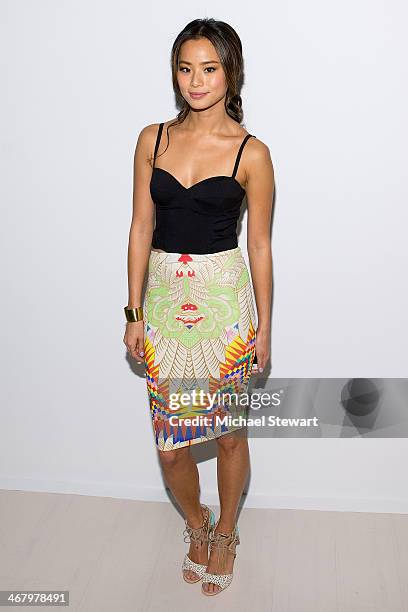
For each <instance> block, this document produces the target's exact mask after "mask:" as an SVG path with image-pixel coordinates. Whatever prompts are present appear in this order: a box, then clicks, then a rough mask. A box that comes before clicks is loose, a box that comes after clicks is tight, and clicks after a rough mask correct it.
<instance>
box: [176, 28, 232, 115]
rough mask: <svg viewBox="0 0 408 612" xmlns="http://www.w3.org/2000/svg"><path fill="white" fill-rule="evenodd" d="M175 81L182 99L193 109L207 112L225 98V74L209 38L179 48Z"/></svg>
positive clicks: (188, 41) (184, 44) (187, 42)
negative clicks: (206, 109)
mask: <svg viewBox="0 0 408 612" xmlns="http://www.w3.org/2000/svg"><path fill="white" fill-rule="evenodd" d="M177 81H178V85H179V87H180V91H181V94H182V96H183V98H184V99H185V100H186V102H187V103H188V104H189V105H190V106H191V107H192V108H193V109H197V110H202V109H205V108H208V107H209V106H212V105H213V104H216V103H217V102H219V101H220V100H222V99H223V98H224V97H225V94H226V92H227V83H226V78H225V72H224V70H223V68H222V65H221V62H220V58H219V57H218V54H217V52H216V50H215V47H214V45H213V44H212V43H211V42H210V41H209V40H208V38H200V39H199V40H187V41H186V42H184V43H183V44H182V46H181V49H180V55H179V62H178V69H177ZM194 94H203V95H201V96H199V95H194Z"/></svg>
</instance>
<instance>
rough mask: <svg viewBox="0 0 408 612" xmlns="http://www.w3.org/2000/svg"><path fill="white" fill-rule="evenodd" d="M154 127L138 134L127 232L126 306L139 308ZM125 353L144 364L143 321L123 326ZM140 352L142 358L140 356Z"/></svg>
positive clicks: (148, 236) (149, 231)
mask: <svg viewBox="0 0 408 612" xmlns="http://www.w3.org/2000/svg"><path fill="white" fill-rule="evenodd" d="M157 129H158V125H157V124H151V125H148V126H146V127H145V128H143V130H142V131H141V132H140V134H139V137H138V140H137V144H136V149H135V154H134V163H133V213H132V221H131V225H130V231H129V245H128V257H127V271H128V291H129V298H128V304H127V305H128V307H129V308H137V307H138V306H142V289H143V283H144V278H145V275H146V270H147V266H148V262H149V256H150V249H151V243H152V235H153V230H154V212H155V211H154V203H153V201H152V198H151V195H150V178H151V175H152V167H151V165H150V163H149V158H151V156H152V153H153V148H154V142H155V138H156V133H157ZM123 341H124V343H125V344H126V346H127V348H128V350H129V353H130V354H131V355H132V357H134V358H135V359H136V360H137V361H138V362H139V363H143V362H144V357H143V354H144V353H143V351H144V322H143V321H137V322H134V323H129V322H128V323H126V331H125V336H124V338H123ZM140 353H142V355H141V354H140Z"/></svg>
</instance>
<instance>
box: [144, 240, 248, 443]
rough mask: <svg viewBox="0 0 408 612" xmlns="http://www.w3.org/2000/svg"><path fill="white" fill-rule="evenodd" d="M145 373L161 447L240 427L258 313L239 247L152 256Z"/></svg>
mask: <svg viewBox="0 0 408 612" xmlns="http://www.w3.org/2000/svg"><path fill="white" fill-rule="evenodd" d="M143 310H144V334H145V342H144V351H145V371H146V383H147V391H148V399H149V403H150V413H151V417H152V422H153V430H154V435H155V441H156V445H157V448H158V449H160V450H163V451H167V450H173V449H177V448H182V447H184V446H190V445H193V444H198V443H200V442H206V441H208V440H211V439H214V438H218V437H219V436H222V435H224V434H227V433H230V432H232V431H236V430H238V429H241V428H242V427H243V422H244V421H245V419H244V421H243V420H242V417H245V414H246V412H247V410H248V394H247V386H248V383H249V379H250V376H251V372H252V365H253V361H254V357H255V340H256V328H255V309H254V301H253V297H252V291H251V281H250V275H249V271H248V268H247V265H246V262H245V259H244V257H243V255H242V252H241V249H240V247H236V248H234V249H229V250H226V251H219V252H218V253H211V254H208V255H202V254H186V253H184V254H183V253H167V252H166V253H164V252H163V253H162V252H159V251H153V250H151V251H150V257H149V265H148V279H147V287H146V293H145V298H144V302H143Z"/></svg>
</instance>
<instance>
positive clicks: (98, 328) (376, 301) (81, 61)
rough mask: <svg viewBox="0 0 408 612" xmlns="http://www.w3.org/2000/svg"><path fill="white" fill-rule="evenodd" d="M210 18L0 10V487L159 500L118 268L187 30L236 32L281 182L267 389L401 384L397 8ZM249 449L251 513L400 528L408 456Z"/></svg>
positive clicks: (373, 443) (355, 443)
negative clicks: (150, 137) (375, 521)
mask: <svg viewBox="0 0 408 612" xmlns="http://www.w3.org/2000/svg"><path fill="white" fill-rule="evenodd" d="M219 7H220V4H219V3H218V2H205V3H202V2H197V1H195V0H189V1H188V2H187V1H184V0H180V1H179V2H178V3H177V9H176V7H175V5H174V4H172V3H167V2H161V3H160V2H155V3H151V4H150V5H146V6H143V5H141V4H140V3H135V2H130V1H129V0H120V1H115V2H113V1H110V2H106V1H105V2H95V1H90V0H81V2H79V1H78V0H69V1H68V0H58V1H57V2H56V1H54V0H47V1H44V0H37V2H31V1H29V0H25V1H24V0H19V1H18V2H15V1H11V0H10V1H6V0H1V2H0V11H1V20H0V21H1V35H0V39H1V43H0V44H1V56H2V58H3V61H2V63H1V79H2V84H3V95H2V96H1V99H0V104H1V123H2V136H1V144H2V146H1V164H2V169H3V176H2V181H1V184H0V189H1V202H2V211H3V214H2V223H1V228H2V262H3V274H2V286H1V288H2V299H1V304H2V317H1V327H2V346H1V348H2V351H1V353H2V368H1V375H2V404H1V410H2V414H1V430H0V436H1V439H0V453H1V454H0V487H3V488H5V489H7V488H10V489H13V488H16V489H27V490H48V491H65V492H79V493H83V494H98V495H112V496H123V497H132V498H138V499H168V497H167V495H166V493H165V490H164V488H163V481H162V477H161V471H160V467H159V464H158V459H157V454H156V450H155V446H154V440H153V432H152V427H151V421H150V416H149V411H148V401H147V392H146V385H145V379H144V378H143V376H142V375H141V372H142V369H140V366H139V367H138V366H137V365H135V364H132V363H130V361H129V360H128V358H127V356H126V350H125V346H124V344H123V342H122V338H123V333H124V317H123V306H124V304H125V303H126V301H127V281H126V251H127V240H128V231H129V224H130V219H131V195H132V164H133V153H134V147H135V143H136V139H137V136H138V133H139V132H140V130H141V129H142V128H143V127H144V126H145V125H147V124H149V123H154V122H159V121H166V120H168V119H170V118H171V117H174V116H175V113H176V109H175V106H174V96H173V93H172V87H171V75H170V64H169V58H170V49H171V45H172V42H173V40H174V38H175V36H176V35H177V33H178V32H179V31H180V30H181V29H182V28H183V27H184V25H185V24H186V23H188V22H189V21H190V20H192V19H195V18H197V17H206V16H210V17H211V16H212V17H214V18H216V19H220V20H225V21H228V22H229V23H231V25H232V26H233V27H235V28H236V30H237V31H238V33H239V35H240V37H241V39H242V42H243V47H244V55H245V73H246V78H245V84H244V88H243V91H242V97H243V102H244V111H245V124H246V127H247V129H248V130H249V131H250V132H251V133H252V134H255V135H256V136H257V137H258V138H259V139H261V140H262V141H263V142H265V143H266V144H267V145H268V146H269V148H270V151H271V156H272V160H273V163H274V168H275V179H276V200H275V215H274V225H273V234H272V249H273V263H274V286H275V295H274V307H273V322H272V364H273V368H272V372H271V375H272V376H274V377H343V376H344V377H349V376H352V377H365V376H367V377H404V376H406V374H407V371H406V356H405V349H406V346H407V340H408V326H407V314H406V313H407V312H408V303H407V302H408V299H407V287H406V274H407V272H406V271H407V241H406V228H407V216H408V215H407V191H408V189H407V181H406V142H407V136H408V134H407V119H406V108H407V85H406V82H407V81H406V78H403V77H406V70H405V58H406V56H407V48H406V37H405V36H404V34H405V23H406V20H407V16H408V15H407V12H408V11H407V8H406V5H405V3H403V2H402V1H396V0H395V1H393V2H388V3H385V2H380V1H374V2H373V1H371V2H369V1H368V0H366V1H362V0H360V1H356V0H353V1H351V0H346V1H345V2H342V3H340V2H337V3H335V2H325V1H323V0H312V1H311V2H308V3H304V2H301V1H300V0H294V1H292V2H275V3H273V4H272V5H266V4H265V3H261V2H251V3H249V4H248V3H244V2H243V1H241V2H237V1H234V2H232V1H231V0H225V2H224V3H223V5H222V11H221V10H219ZM245 225H246V213H245V214H244V216H243V220H242V228H241V230H242V231H241V233H240V236H239V243H240V246H241V247H242V248H243V250H244V253H245V245H246V236H245ZM138 372H139V374H138ZM250 444H251V458H252V459H251V462H252V471H251V482H250V486H249V491H248V499H247V504H248V505H252V506H276V507H280V506H283V507H293V508H295V507H304V508H312V507H315V508H321V509H324V508H333V509H355V510H359V509H363V510H384V511H407V510H408V491H407V487H406V481H405V478H404V472H403V465H406V464H407V460H408V449H407V444H406V441H405V440H404V439H397V440H384V439H381V440H380V439H378V440H376V439H371V440H355V439H354V440H344V439H343V440H334V439H325V440H296V439H284V440H275V439H272V440H256V439H255V440H251V441H250ZM203 446H204V445H203ZM207 446H208V449H207V450H206V449H197V452H198V455H200V453H204V452H209V451H210V450H211V448H212V450H213V451H214V448H213V447H210V445H207ZM200 471H201V476H202V485H201V486H202V492H203V501H205V500H207V501H208V502H210V503H213V502H215V501H216V480H215V474H216V472H215V460H214V458H213V459H212V460H209V461H206V462H201V463H200Z"/></svg>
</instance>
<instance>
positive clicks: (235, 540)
mask: <svg viewBox="0 0 408 612" xmlns="http://www.w3.org/2000/svg"><path fill="white" fill-rule="evenodd" d="M218 522H219V519H218V521H217V523H216V525H215V527H214V529H212V530H211V531H210V535H209V542H210V550H215V549H216V550H217V552H218V567H219V568H220V571H223V570H225V567H226V563H227V556H228V553H229V552H230V553H232V554H233V555H234V558H235V557H236V556H237V553H236V552H235V549H236V546H237V544H239V543H240V540H239V530H238V525H237V524H235V527H234V529H233V531H232V532H231V533H221V532H219V533H215V528H216V527H217V525H218ZM232 577H233V574H209V573H208V572H207V571H206V572H204V574H203V577H202V581H203V583H204V582H211V583H213V584H217V585H218V586H219V587H221V588H220V589H217V591H214V592H213V593H207V592H206V591H205V590H204V589H203V586H202V585H201V592H202V593H203V594H204V595H218V593H221V591H224V590H225V589H226V588H227V587H228V586H229V585H230V584H231V582H232Z"/></svg>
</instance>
